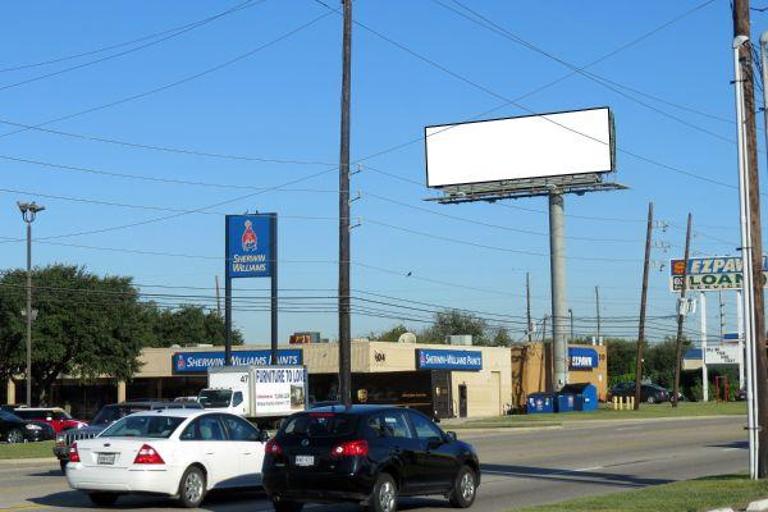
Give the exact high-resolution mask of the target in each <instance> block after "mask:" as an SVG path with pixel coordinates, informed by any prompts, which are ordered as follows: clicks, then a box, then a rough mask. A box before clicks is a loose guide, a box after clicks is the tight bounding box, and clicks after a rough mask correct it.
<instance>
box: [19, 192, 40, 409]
mask: <svg viewBox="0 0 768 512" xmlns="http://www.w3.org/2000/svg"><path fill="white" fill-rule="evenodd" d="M16 204H17V205H18V207H19V211H20V212H21V218H22V219H24V222H25V223H26V224H27V309H26V317H27V406H28V407H32V223H33V222H34V221H35V218H36V217H37V214H38V212H41V211H43V210H45V206H42V205H39V204H36V203H35V202H34V201H32V202H31V203H22V202H18V203H16Z"/></svg>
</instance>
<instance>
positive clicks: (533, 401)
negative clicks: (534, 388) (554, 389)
mask: <svg viewBox="0 0 768 512" xmlns="http://www.w3.org/2000/svg"><path fill="white" fill-rule="evenodd" d="M526 405H527V407H526V409H527V412H528V414H545V413H553V412H555V396H554V395H553V394H552V393H531V394H530V395H528V401H527V402H526Z"/></svg>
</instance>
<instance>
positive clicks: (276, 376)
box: [198, 366, 307, 423]
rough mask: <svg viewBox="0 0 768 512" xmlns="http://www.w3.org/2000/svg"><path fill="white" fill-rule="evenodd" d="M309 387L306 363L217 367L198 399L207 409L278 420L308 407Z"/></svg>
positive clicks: (212, 368)
mask: <svg viewBox="0 0 768 512" xmlns="http://www.w3.org/2000/svg"><path fill="white" fill-rule="evenodd" d="M306 386H307V370H306V368H305V367H303V366H216V367H211V368H209V369H208V387H206V388H205V389H203V390H202V391H200V395H199V396H198V400H199V402H200V404H201V405H202V406H203V407H204V408H206V409H214V410H221V411H226V412H230V413H232V414H238V415H240V416H243V417H244V418H249V419H259V420H268V419H277V418H282V417H284V416H288V415H289V414H293V413H294V412H298V411H303V410H305V409H306V408H307V389H306ZM260 423H261V421H260Z"/></svg>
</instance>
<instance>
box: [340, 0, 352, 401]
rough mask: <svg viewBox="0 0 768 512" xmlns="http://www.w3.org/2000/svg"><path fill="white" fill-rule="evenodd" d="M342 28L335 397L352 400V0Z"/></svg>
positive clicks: (348, 1) (347, 4)
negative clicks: (336, 373)
mask: <svg viewBox="0 0 768 512" xmlns="http://www.w3.org/2000/svg"><path fill="white" fill-rule="evenodd" d="M342 5H343V10H344V28H343V32H344V33H343V36H342V72H341V149H340V154H339V397H338V398H339V400H340V401H341V402H342V403H343V404H344V405H346V406H349V405H351V403H352V334H351V331H352V325H351V319H350V310H351V303H350V283H349V265H350V256H351V254H350V240H349V236H350V233H349V136H350V98H351V85H352V76H351V75H352V0H342Z"/></svg>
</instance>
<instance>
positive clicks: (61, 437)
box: [56, 434, 67, 446]
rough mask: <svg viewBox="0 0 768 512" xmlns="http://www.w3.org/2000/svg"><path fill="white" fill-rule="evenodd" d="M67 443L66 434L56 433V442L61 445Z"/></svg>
mask: <svg viewBox="0 0 768 512" xmlns="http://www.w3.org/2000/svg"><path fill="white" fill-rule="evenodd" d="M66 443H67V436H65V435H64V434H56V444H57V445H59V446H64V445H65V444H66Z"/></svg>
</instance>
